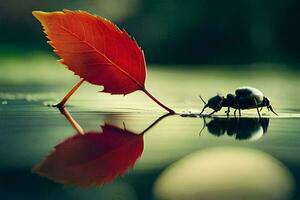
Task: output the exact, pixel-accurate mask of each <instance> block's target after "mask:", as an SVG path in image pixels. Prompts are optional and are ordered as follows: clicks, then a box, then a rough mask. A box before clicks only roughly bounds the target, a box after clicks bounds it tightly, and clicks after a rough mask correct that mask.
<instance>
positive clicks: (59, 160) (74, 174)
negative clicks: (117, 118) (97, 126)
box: [33, 108, 171, 187]
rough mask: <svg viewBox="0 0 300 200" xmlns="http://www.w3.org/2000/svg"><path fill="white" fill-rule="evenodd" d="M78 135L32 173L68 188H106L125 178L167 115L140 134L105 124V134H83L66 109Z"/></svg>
mask: <svg viewBox="0 0 300 200" xmlns="http://www.w3.org/2000/svg"><path fill="white" fill-rule="evenodd" d="M60 111H61V113H62V114H63V115H64V116H65V117H66V119H67V120H68V122H69V123H70V124H71V125H72V126H73V128H74V129H75V130H76V132H77V134H76V135H74V136H72V137H70V138H67V139H66V140H64V141H63V142H61V143H60V144H58V145H56V146H55V148H54V150H53V151H52V152H51V153H50V154H49V155H48V156H47V157H46V158H45V160H43V161H42V162H40V163H39V164H37V165H36V166H35V167H34V168H33V172H35V173H37V174H38V175H41V176H45V177H47V178H49V179H52V180H54V181H57V182H61V183H63V184H65V185H76V186H81V187H88V186H93V185H103V184H105V183H108V182H111V181H113V180H114V179H115V178H116V177H117V176H120V175H124V174H125V173H126V171H127V170H128V169H129V168H130V167H133V166H134V164H135V163H136V161H137V160H138V159H139V157H140V156H141V155H142V153H143V150H144V140H143V136H144V134H145V133H146V132H147V131H149V130H150V129H151V128H152V127H154V126H155V125H156V124H157V123H158V122H159V121H161V120H162V119H163V118H165V117H167V116H169V115H171V114H166V115H163V116H161V117H160V118H158V119H157V120H156V121H155V122H153V123H152V124H151V125H150V126H149V127H148V128H146V129H145V130H144V131H142V132H141V133H139V134H138V133H134V132H131V131H129V130H126V127H125V124H123V125H124V127H123V129H122V128H119V127H116V126H114V125H110V124H107V123H105V124H104V125H103V126H102V131H99V132H95V131H94V132H84V130H83V129H82V128H81V126H80V125H79V124H78V123H77V122H76V121H75V120H74V119H73V117H72V116H71V115H70V113H69V112H68V111H67V110H66V109H65V108H62V109H60Z"/></svg>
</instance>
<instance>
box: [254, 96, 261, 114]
mask: <svg viewBox="0 0 300 200" xmlns="http://www.w3.org/2000/svg"><path fill="white" fill-rule="evenodd" d="M254 102H255V106H256V110H257V114H258V116H259V119H261V116H260V112H259V109H258V106H257V101H256V99H255V98H254Z"/></svg>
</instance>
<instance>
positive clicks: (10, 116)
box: [0, 58, 300, 200]
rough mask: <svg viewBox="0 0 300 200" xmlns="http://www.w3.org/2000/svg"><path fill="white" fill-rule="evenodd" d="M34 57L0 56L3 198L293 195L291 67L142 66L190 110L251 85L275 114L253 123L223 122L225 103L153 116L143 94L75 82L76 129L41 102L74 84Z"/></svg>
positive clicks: (297, 111)
mask: <svg viewBox="0 0 300 200" xmlns="http://www.w3.org/2000/svg"><path fill="white" fill-rule="evenodd" d="M44 59H45V58H39V59H38V58H36V59H29V60H27V61H22V60H19V61H14V62H11V61H1V62H2V63H1V64H2V65H3V66H4V67H2V68H0V132H1V134H0V141H1V143H0V144H1V145H0V177H1V178H0V184H1V187H0V198H1V199H34V198H36V199H143V200H144V199H158V200H160V199H162V200H165V199H166V200H168V199H241V198H243V199H264V200H265V199H298V198H299V186H300V155H299V152H300V135H299V134H300V132H299V128H300V123H299V117H300V107H299V105H298V103H299V101H300V95H299V94H300V89H299V83H300V81H299V79H298V77H299V73H298V72H295V73H292V72H285V71H282V70H280V69H277V67H276V66H264V65H262V66H263V67H264V68H265V69H266V70H260V68H261V67H262V66H257V65H253V66H249V68H248V70H235V69H234V68H228V69H227V70H224V69H222V70H209V69H208V68H207V67H206V68H203V69H202V70H201V69H198V70H195V69H193V68H191V69H188V68H186V67H185V66H176V67H169V68H158V67H156V66H149V67H148V68H149V73H148V79H147V87H148V88H149V90H150V91H152V92H153V94H154V95H155V96H157V97H159V99H161V100H162V101H163V102H164V103H166V104H167V105H169V106H170V107H172V108H174V109H175V110H176V111H177V112H184V113H187V112H193V113H197V112H199V110H201V108H202V106H203V105H202V103H201V101H200V100H199V99H198V98H197V96H198V95H199V94H201V95H202V96H203V97H204V98H205V99H207V98H209V97H211V96H213V95H215V94H216V93H217V92H219V93H224V94H225V93H226V92H232V91H233V90H234V89H235V88H236V87H239V86H242V85H250V86H254V87H257V88H259V89H261V90H262V91H263V92H264V93H265V94H266V95H267V96H269V97H270V98H271V100H272V104H273V106H274V109H275V110H276V111H277V112H278V113H279V114H280V116H279V117H276V116H274V115H272V113H268V112H267V111H266V110H264V111H263V113H264V115H263V119H262V120H259V119H258V118H256V117H257V116H256V112H255V111H245V112H243V118H241V119H239V120H237V119H234V118H230V119H227V118H226V117H225V115H224V111H225V109H224V110H222V111H221V112H219V113H218V114H217V115H216V116H215V117H214V118H206V119H205V123H204V119H203V118H199V117H181V116H180V115H172V116H163V115H164V112H163V110H161V109H160V108H159V107H157V106H156V105H155V104H154V103H153V102H151V101H150V100H149V99H148V98H147V97H146V96H145V95H144V94H142V93H141V92H136V93H133V94H130V95H128V96H125V97H123V96H112V95H108V94H102V93H98V92H97V91H99V90H101V88H99V87H97V86H92V85H89V84H84V85H83V86H82V87H81V88H80V89H79V90H78V91H77V93H76V94H75V95H74V97H73V98H72V99H71V100H70V101H69V102H68V106H67V109H68V111H69V113H70V115H71V117H72V118H73V120H75V121H76V122H77V123H78V124H79V125H80V126H81V127H82V129H83V131H84V133H85V134H84V135H79V134H77V131H76V130H75V129H74V128H73V127H72V126H71V124H70V123H69V121H68V120H67V118H66V116H64V115H62V114H61V113H60V112H59V111H58V110H57V109H55V108H52V107H48V106H47V105H48V104H51V103H55V102H57V101H58V100H59V99H60V98H61V97H62V96H63V95H64V94H65V92H66V91H67V90H68V89H69V88H70V87H72V85H73V84H75V83H76V81H78V79H77V78H76V77H73V76H72V75H71V73H69V72H68V71H67V70H65V69H63V67H62V66H60V65H59V64H57V63H55V61H53V60H52V58H50V59H49V58H46V60H47V63H45V62H44ZM36 62H37V63H36ZM180 69H181V70H180ZM161 116H163V117H161ZM69 117H70V116H69ZM153 123H155V124H154V125H153ZM151 125H153V126H151ZM149 126H150V128H149V129H148V127H149ZM202 129H203V130H202ZM57 145H58V146H57ZM55 147H56V148H55ZM54 149H55V150H54ZM47 156H48V157H47ZM122 174H123V175H122Z"/></svg>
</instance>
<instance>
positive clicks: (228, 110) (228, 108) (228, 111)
mask: <svg viewBox="0 0 300 200" xmlns="http://www.w3.org/2000/svg"><path fill="white" fill-rule="evenodd" d="M229 113H230V107H227V112H226V114H227V117H229Z"/></svg>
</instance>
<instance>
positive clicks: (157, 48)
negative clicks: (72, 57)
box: [0, 0, 300, 69]
mask: <svg viewBox="0 0 300 200" xmlns="http://www.w3.org/2000/svg"><path fill="white" fill-rule="evenodd" d="M0 7H1V12H0V27H1V32H0V36H1V37H0V44H1V47H0V51H1V56H2V57H3V56H7V55H16V54H19V55H22V56H27V54H32V53H33V52H37V51H44V52H50V51H51V48H50V47H49V46H48V45H47V44H46V42H45V37H44V35H43V34H42V33H41V26H40V24H39V23H38V22H37V20H36V19H34V17H33V16H32V15H31V11H32V10H43V11H56V10H62V9H64V8H66V9H81V10H86V11H89V12H91V13H94V14H97V15H100V16H103V17H106V18H108V19H110V20H112V21H113V22H114V23H116V24H117V25H119V26H120V27H121V28H125V29H126V30H127V31H128V32H129V33H130V34H131V35H132V36H134V37H135V38H136V39H137V41H138V43H139V45H140V46H141V47H142V48H143V49H144V51H145V55H146V60H147V62H148V63H151V64H153V63H154V64H195V65H198V64H224V65H230V64H249V63H279V64H286V65H288V66H289V68H294V69H295V68H298V66H299V62H300V57H299V56H298V55H300V37H299V35H300V28H299V25H298V19H299V18H300V12H299V9H300V1H297V0H285V1H283V0H264V1H261V0H243V1H236V0H226V1H225V0H185V1H180V0H163V1H161V0H114V1H111V0H85V1H84V0H73V1H61V0H51V1H43V0H42V1H34V0H25V1H19V0H10V1H6V2H5V3H2V4H1V6H0ZM0 67H1V66H0Z"/></svg>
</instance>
